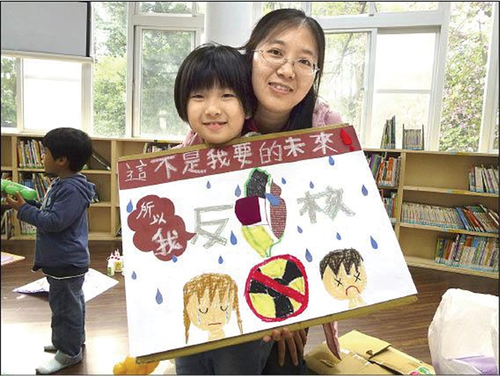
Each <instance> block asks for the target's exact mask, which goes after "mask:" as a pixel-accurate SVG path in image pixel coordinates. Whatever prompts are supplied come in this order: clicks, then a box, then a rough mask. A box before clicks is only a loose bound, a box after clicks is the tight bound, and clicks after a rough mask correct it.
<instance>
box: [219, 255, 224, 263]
mask: <svg viewBox="0 0 500 376" xmlns="http://www.w3.org/2000/svg"><path fill="white" fill-rule="evenodd" d="M223 262H224V259H223V258H222V256H219V264H222V263H223Z"/></svg>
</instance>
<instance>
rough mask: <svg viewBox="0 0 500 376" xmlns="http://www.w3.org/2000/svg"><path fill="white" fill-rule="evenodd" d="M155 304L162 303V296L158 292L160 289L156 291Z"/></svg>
mask: <svg viewBox="0 0 500 376" xmlns="http://www.w3.org/2000/svg"><path fill="white" fill-rule="evenodd" d="M156 303H158V304H161V303H163V295H162V294H161V292H160V289H156Z"/></svg>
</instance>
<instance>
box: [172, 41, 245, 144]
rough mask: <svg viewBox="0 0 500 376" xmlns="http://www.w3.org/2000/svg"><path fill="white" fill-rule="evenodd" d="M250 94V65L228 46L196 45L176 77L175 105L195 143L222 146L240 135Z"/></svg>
mask: <svg viewBox="0 0 500 376" xmlns="http://www.w3.org/2000/svg"><path fill="white" fill-rule="evenodd" d="M251 93H252V90H251V86H250V68H249V67H248V64H246V61H245V59H244V57H243V56H242V55H241V54H240V53H239V52H238V51H237V50H236V49H234V48H232V47H228V46H221V45H216V44H204V45H201V46H199V47H197V48H196V49H195V50H193V51H192V52H191V53H190V54H189V55H188V56H187V57H186V59H185V60H184V61H183V62H182V64H181V66H180V68H179V71H178V73H177V77H176V79H175V88H174V98H175V107H176V108H177V112H178V114H179V116H180V118H181V119H182V120H184V121H185V122H187V123H188V124H189V126H190V127H191V130H192V132H193V134H194V135H195V136H196V143H198V144H199V143H207V144H209V145H221V144H224V143H226V142H228V141H231V140H232V139H234V138H237V137H239V136H240V135H241V130H242V128H243V123H244V122H245V119H248V118H249V117H250V116H251V108H252V106H251V102H250V98H251V95H252V94H251ZM192 143H194V142H192Z"/></svg>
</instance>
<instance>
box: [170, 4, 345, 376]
mask: <svg viewBox="0 0 500 376" xmlns="http://www.w3.org/2000/svg"><path fill="white" fill-rule="evenodd" d="M242 49H244V50H245V57H246V59H247V64H248V66H249V67H250V68H251V82H252V89H253V92H252V98H253V107H252V110H253V111H252V112H253V118H251V119H248V120H247V121H246V122H245V125H244V128H243V131H242V133H243V134H246V133H247V132H259V133H271V132H281V131H288V130H294V129H301V128H311V127H319V126H324V125H330V124H332V125H333V124H339V123H342V119H341V117H340V115H339V114H338V113H337V112H335V111H332V110H330V109H329V108H328V106H327V105H326V104H325V103H324V102H321V101H319V100H318V90H319V85H320V81H321V73H322V72H321V69H322V68H323V63H324V56H325V35H324V32H323V29H322V28H321V26H320V25H319V24H318V22H317V21H316V20H315V19H313V18H312V17H308V16H306V15H305V13H304V12H303V11H301V10H297V9H278V10H275V11H272V12H270V13H268V14H267V15H265V16H264V17H262V18H261V19H260V20H259V22H258V23H257V25H256V26H255V27H254V29H253V31H252V34H251V36H250V39H249V40H248V42H247V43H246V44H245V45H244V46H243V47H242ZM200 142H203V141H202V140H200V137H199V136H197V134H196V133H195V132H194V131H193V130H190V131H189V132H188V134H187V136H186V139H185V140H184V143H183V146H189V145H195V144H198V143H200ZM323 328H324V330H325V336H326V339H327V344H328V347H329V348H330V350H332V352H333V353H334V355H336V356H337V357H340V353H339V349H340V345H339V342H338V336H337V323H336V322H331V323H328V324H324V325H323ZM271 339H272V340H274V341H276V342H275V343H274V344H273V343H272V342H271ZM306 340H307V333H306V331H305V330H298V331H295V332H290V331H289V330H288V329H286V328H285V329H281V330H274V331H273V334H272V336H266V337H264V341H254V342H248V343H245V344H243V345H236V346H231V347H226V348H223V349H220V350H216V351H208V352H206V353H202V354H197V355H194V356H191V357H184V358H177V359H176V367H177V373H178V374H195V373H212V374H213V373H233V374H242V373H247V374H248V373H250V374H299V373H307V368H306V366H305V363H304V361H303V359H302V357H301V356H302V354H303V351H304V347H305V344H306ZM286 347H288V351H285V350H286ZM207 357H210V359H211V360H213V364H214V365H217V367H218V368H213V367H210V368H208V366H206V364H205V363H204V362H206V361H207V359H206V358H207ZM249 359H250V360H253V362H249ZM266 363H267V364H266ZM292 363H293V364H292ZM278 364H279V365H280V366H282V365H284V364H285V365H286V366H285V367H280V366H278ZM202 367H203V368H202Z"/></svg>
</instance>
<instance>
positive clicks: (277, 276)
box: [245, 255, 309, 322]
mask: <svg viewBox="0 0 500 376" xmlns="http://www.w3.org/2000/svg"><path fill="white" fill-rule="evenodd" d="M245 299H246V301H247V303H248V306H249V307H250V309H251V310H252V312H253V313H254V314H255V315H256V316H257V317H259V318H260V319H261V320H262V321H266V322H275V321H283V320H286V319H288V318H289V317H293V316H297V315H299V314H301V313H302V312H303V311H304V310H305V309H306V308H307V304H308V302H309V288H308V285H307V275H306V271H305V268H304V265H302V263H301V262H300V261H299V260H298V259H297V258H295V257H293V256H291V255H279V256H275V257H271V258H268V259H267V260H265V261H264V262H262V263H260V264H258V265H256V266H254V267H253V268H252V270H250V274H249V275H248V279H247V282H246V284H245Z"/></svg>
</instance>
